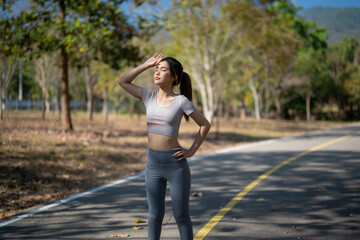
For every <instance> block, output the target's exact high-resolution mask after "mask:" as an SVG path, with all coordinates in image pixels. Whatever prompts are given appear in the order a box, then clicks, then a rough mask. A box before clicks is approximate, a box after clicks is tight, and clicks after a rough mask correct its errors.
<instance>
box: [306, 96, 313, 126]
mask: <svg viewBox="0 0 360 240" xmlns="http://www.w3.org/2000/svg"><path fill="white" fill-rule="evenodd" d="M311 95H312V94H311V92H310V91H308V92H307V93H306V121H310V120H311V110H310V101H311Z"/></svg>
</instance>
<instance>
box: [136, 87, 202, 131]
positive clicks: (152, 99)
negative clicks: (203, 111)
mask: <svg viewBox="0 0 360 240" xmlns="http://www.w3.org/2000/svg"><path fill="white" fill-rule="evenodd" d="M157 94H158V92H157V91H156V92H154V91H151V90H148V89H146V88H142V89H141V97H142V102H143V103H144V105H145V108H146V120H147V131H148V132H152V133H157V134H161V135H166V136H175V137H177V136H178V134H179V127H180V122H181V118H182V116H183V115H184V113H185V114H186V115H188V116H189V115H190V114H191V113H192V112H194V111H195V110H196V108H195V106H194V104H192V102H191V101H190V100H189V99H188V98H187V97H185V96H184V95H180V94H176V95H175V98H174V100H173V101H172V102H171V104H170V105H168V106H165V107H162V106H160V105H158V104H157V101H156V96H157Z"/></svg>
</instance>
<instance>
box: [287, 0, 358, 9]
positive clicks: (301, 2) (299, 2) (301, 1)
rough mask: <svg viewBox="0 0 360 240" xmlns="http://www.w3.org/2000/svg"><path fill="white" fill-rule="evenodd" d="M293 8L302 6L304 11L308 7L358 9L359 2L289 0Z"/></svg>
mask: <svg viewBox="0 0 360 240" xmlns="http://www.w3.org/2000/svg"><path fill="white" fill-rule="evenodd" d="M291 1H292V3H293V4H294V5H295V6H302V7H303V9H304V10H306V9H308V8H310V7H317V6H323V7H336V8H342V7H360V0H291Z"/></svg>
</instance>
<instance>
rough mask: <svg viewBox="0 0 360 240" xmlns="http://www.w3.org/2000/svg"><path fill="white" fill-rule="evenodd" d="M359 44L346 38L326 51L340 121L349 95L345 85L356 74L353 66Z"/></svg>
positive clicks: (344, 112) (344, 117)
mask: <svg viewBox="0 0 360 240" xmlns="http://www.w3.org/2000/svg"><path fill="white" fill-rule="evenodd" d="M358 48H359V43H358V42H357V41H356V40H355V39H353V38H346V39H344V40H343V41H342V42H341V43H340V44H336V45H333V46H331V47H330V48H329V51H328V66H329V74H330V77H331V79H332V81H333V83H334V86H335V88H334V94H333V96H334V98H335V100H336V103H337V105H338V109H339V117H340V119H343V120H344V119H346V107H347V105H348V103H349V99H350V94H349V92H348V91H347V88H346V85H347V84H348V83H349V82H352V77H353V76H356V74H354V73H355V72H357V67H356V66H354V63H356V61H355V57H356V53H357V50H358Z"/></svg>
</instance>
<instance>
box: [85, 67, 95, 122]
mask: <svg viewBox="0 0 360 240" xmlns="http://www.w3.org/2000/svg"><path fill="white" fill-rule="evenodd" d="M84 73H85V74H84V79H85V86H86V95H87V113H88V119H89V121H92V120H93V112H94V110H93V95H94V94H93V84H92V76H91V67H90V65H89V66H86V67H85V68H84Z"/></svg>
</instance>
